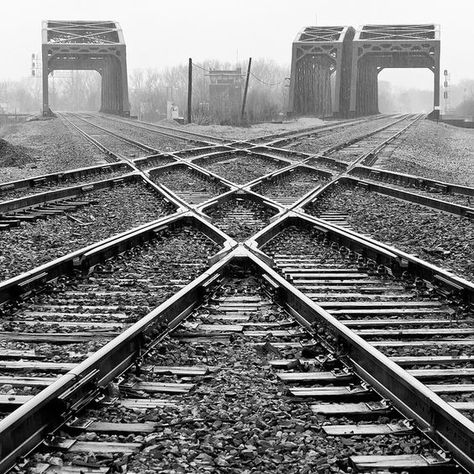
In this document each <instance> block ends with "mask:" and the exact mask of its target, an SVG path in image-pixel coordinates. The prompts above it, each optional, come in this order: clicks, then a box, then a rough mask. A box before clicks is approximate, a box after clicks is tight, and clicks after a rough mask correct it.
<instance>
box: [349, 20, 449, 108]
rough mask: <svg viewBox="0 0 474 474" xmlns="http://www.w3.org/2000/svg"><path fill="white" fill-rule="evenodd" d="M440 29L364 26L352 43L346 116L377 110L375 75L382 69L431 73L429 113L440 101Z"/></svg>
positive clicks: (434, 27)
mask: <svg viewBox="0 0 474 474" xmlns="http://www.w3.org/2000/svg"><path fill="white" fill-rule="evenodd" d="M440 50H441V42H440V29H439V25H435V24H411V25H364V26H362V27H361V28H359V29H358V30H357V31H356V34H355V37H354V39H353V42H352V67H351V82H350V109H349V116H359V115H370V114H376V113H378V74H379V73H380V72H381V71H382V70H383V69H385V68H428V69H430V70H431V71H432V72H433V80H434V87H433V89H434V94H433V95H434V98H433V114H434V115H435V116H436V115H437V114H439V103H440V96H439V92H440Z"/></svg>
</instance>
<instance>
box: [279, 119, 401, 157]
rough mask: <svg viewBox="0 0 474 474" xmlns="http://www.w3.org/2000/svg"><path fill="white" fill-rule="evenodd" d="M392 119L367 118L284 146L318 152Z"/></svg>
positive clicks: (307, 151) (312, 152) (358, 135)
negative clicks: (355, 123) (364, 120)
mask: <svg viewBox="0 0 474 474" xmlns="http://www.w3.org/2000/svg"><path fill="white" fill-rule="evenodd" d="M393 120H394V119H393V117H387V118H382V119H378V120H377V119H376V120H369V121H367V122H363V123H361V124H357V125H347V127H343V128H342V129H340V130H337V131H334V132H328V133H327V134H325V132H322V136H321V137H318V136H316V137H304V138H300V139H298V140H297V141H294V142H292V143H289V144H287V145H285V147H286V148H290V149H292V150H297V151H302V152H304V153H310V154H314V153H319V152H321V151H322V150H325V149H326V148H329V147H331V146H333V145H336V144H338V143H341V142H345V141H347V140H352V139H354V138H358V137H360V136H362V135H365V134H366V133H370V132H373V131H375V130H377V129H378V128H380V127H383V126H384V125H387V124H389V123H390V122H392V121H393Z"/></svg>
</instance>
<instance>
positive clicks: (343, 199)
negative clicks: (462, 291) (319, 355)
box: [305, 185, 474, 281]
mask: <svg viewBox="0 0 474 474" xmlns="http://www.w3.org/2000/svg"><path fill="white" fill-rule="evenodd" d="M305 210H306V212H308V214H311V215H314V216H318V215H319V214H321V213H322V212H328V211H335V212H341V213H347V214H348V215H349V217H348V221H349V224H350V225H351V227H352V228H353V229H354V230H355V231H357V232H359V233H365V234H369V235H370V236H372V238H374V239H376V240H379V241H382V242H384V243H387V244H389V245H393V246H394V247H396V248H399V249H400V250H403V251H405V252H407V253H411V254H417V255H419V256H420V258H422V259H423V260H427V261H428V262H431V263H434V264H435V265H438V266H440V267H441V268H445V269H447V270H449V271H451V272H454V273H455V274H457V275H459V276H461V277H463V278H466V279H468V280H471V281H474V263H473V258H472V257H473V255H474V222H473V221H472V220H469V219H467V218H462V217H457V216H455V215H451V214H448V213H443V212H441V211H436V210H434V209H431V208H428V207H425V206H421V205H418V204H414V203H411V202H405V201H402V200H400V199H396V198H392V197H390V196H385V195H382V194H378V193H376V192H371V191H365V190H362V189H360V188H357V187H352V186H346V185H336V186H335V187H333V188H332V189H331V190H330V191H328V192H326V193H325V194H324V196H322V197H320V198H319V199H318V201H316V202H315V203H312V204H310V205H308V206H306V208H305ZM437 249H439V250H440V252H437ZM442 250H445V251H447V252H449V255H447V256H445V257H444V258H442V257H440V256H438V254H439V253H441V251H442Z"/></svg>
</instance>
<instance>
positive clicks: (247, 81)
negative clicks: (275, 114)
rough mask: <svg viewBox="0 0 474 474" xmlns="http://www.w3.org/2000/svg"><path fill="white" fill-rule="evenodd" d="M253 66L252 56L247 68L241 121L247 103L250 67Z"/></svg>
mask: <svg viewBox="0 0 474 474" xmlns="http://www.w3.org/2000/svg"><path fill="white" fill-rule="evenodd" d="M251 66H252V58H249V66H248V68H247V79H246V80H245V89H244V99H243V101H242V111H241V113H240V121H243V120H244V115H245V103H246V102H247V91H248V90H249V79H250V67H251Z"/></svg>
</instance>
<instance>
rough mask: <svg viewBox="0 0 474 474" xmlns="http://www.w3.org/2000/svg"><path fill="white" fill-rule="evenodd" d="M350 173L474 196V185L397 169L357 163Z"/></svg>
mask: <svg viewBox="0 0 474 474" xmlns="http://www.w3.org/2000/svg"><path fill="white" fill-rule="evenodd" d="M349 174H351V175H354V176H356V177H357V176H358V175H359V174H360V175H362V177H366V178H371V179H374V180H378V181H381V180H380V178H387V179H393V180H397V181H401V182H403V183H405V184H407V185H408V186H412V187H415V188H421V189H422V188H423V187H425V186H426V187H433V188H437V189H440V190H442V191H444V192H447V193H454V194H463V195H465V196H473V197H474V188H473V187H469V186H463V185H460V184H455V183H447V182H445V181H438V180H435V179H430V178H425V177H423V176H417V175H411V174H405V173H398V172H395V171H387V170H384V169H381V168H373V167H369V166H364V165H357V166H355V167H354V168H353V169H352V170H351V171H350V173H349Z"/></svg>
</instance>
